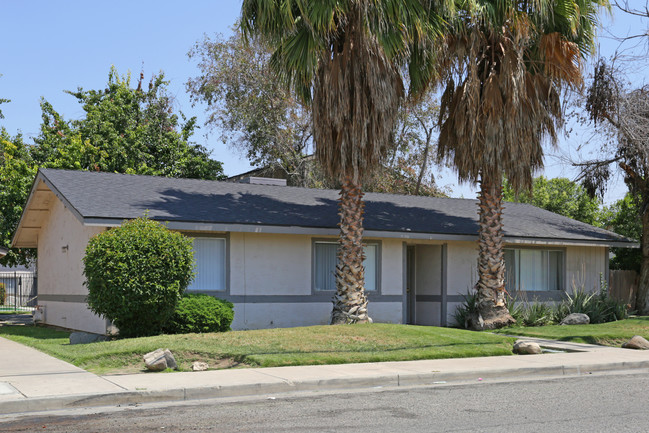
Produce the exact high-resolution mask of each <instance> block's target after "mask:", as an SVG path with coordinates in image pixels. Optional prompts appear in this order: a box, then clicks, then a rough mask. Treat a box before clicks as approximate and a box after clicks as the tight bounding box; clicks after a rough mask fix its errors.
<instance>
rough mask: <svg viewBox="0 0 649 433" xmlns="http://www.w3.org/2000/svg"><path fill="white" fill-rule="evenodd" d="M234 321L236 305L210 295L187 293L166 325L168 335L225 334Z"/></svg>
mask: <svg viewBox="0 0 649 433" xmlns="http://www.w3.org/2000/svg"><path fill="white" fill-rule="evenodd" d="M233 319H234V305H233V304H232V303H231V302H228V301H225V300H223V299H218V298H214V297H212V296H209V295H203V294H193V293H191V294H190V293H186V294H185V295H183V297H182V299H181V300H180V301H179V302H178V306H177V307H176V310H175V311H174V314H173V315H172V316H171V319H170V320H169V322H167V324H166V325H165V328H164V332H165V333H167V334H188V333H204V332H225V331H229V330H230V325H231V324H232V320H233Z"/></svg>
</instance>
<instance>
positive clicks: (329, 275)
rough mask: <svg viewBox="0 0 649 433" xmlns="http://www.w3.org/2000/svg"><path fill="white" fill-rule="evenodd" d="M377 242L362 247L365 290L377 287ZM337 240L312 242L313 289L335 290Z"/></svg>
mask: <svg viewBox="0 0 649 433" xmlns="http://www.w3.org/2000/svg"><path fill="white" fill-rule="evenodd" d="M378 249H379V244H377V243H368V244H367V245H365V247H364V252H365V260H364V261H363V266H364V267H365V290H367V291H376V290H377V287H378V268H379V266H378V260H379V254H378ZM337 251H338V243H337V242H322V241H318V242H315V244H314V255H315V257H314V265H313V266H314V274H315V275H314V284H315V290H336V275H335V273H336V262H337V257H336V253H337Z"/></svg>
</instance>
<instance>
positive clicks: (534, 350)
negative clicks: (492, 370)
mask: <svg viewBox="0 0 649 433" xmlns="http://www.w3.org/2000/svg"><path fill="white" fill-rule="evenodd" d="M541 352H542V350H541V346H539V345H538V344H537V343H534V342H531V341H523V340H516V343H514V353H516V354H518V355H538V354H540V353H541Z"/></svg>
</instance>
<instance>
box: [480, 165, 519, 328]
mask: <svg viewBox="0 0 649 433" xmlns="http://www.w3.org/2000/svg"><path fill="white" fill-rule="evenodd" d="M478 206H479V210H478V215H479V216H480V218H479V229H478V248H479V253H478V282H477V283H476V290H477V292H478V302H477V307H478V308H477V311H476V313H475V314H474V315H473V316H472V317H471V318H470V320H469V322H470V327H471V329H476V330H480V329H496V328H502V327H503V326H507V325H511V324H513V323H515V322H516V320H514V318H513V317H512V316H511V315H510V314H509V310H508V309H507V300H506V299H505V260H504V251H503V222H502V211H503V201H502V180H501V179H500V178H497V179H488V178H487V179H485V178H484V175H483V179H482V181H481V182H480V196H479V202H478Z"/></svg>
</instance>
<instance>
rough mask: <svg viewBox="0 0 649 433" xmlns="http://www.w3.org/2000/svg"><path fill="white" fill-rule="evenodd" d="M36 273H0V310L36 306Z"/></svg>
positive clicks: (14, 309)
mask: <svg viewBox="0 0 649 433" xmlns="http://www.w3.org/2000/svg"><path fill="white" fill-rule="evenodd" d="M37 294H38V284H37V278H36V275H34V274H31V273H25V272H2V273H0V310H5V311H7V310H9V311H12V310H13V311H17V310H21V309H32V308H33V307H35V306H36V304H37V301H36V297H37Z"/></svg>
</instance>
